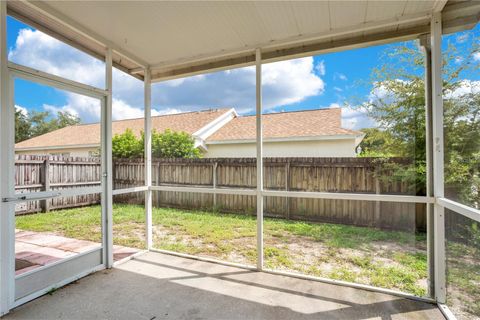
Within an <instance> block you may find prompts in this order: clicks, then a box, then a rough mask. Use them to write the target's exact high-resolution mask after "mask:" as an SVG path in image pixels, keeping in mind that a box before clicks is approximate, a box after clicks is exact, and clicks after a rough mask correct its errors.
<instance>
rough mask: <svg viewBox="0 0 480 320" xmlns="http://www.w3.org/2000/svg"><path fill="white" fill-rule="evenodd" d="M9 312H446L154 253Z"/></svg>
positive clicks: (244, 315)
mask: <svg viewBox="0 0 480 320" xmlns="http://www.w3.org/2000/svg"><path fill="white" fill-rule="evenodd" d="M5 319H149V320H151V319H272V320H273V319H275V320H279V319H444V317H443V316H442V314H441V312H440V311H439V310H438V309H437V307H436V306H435V305H432V304H428V303H423V302H417V301H413V300H408V299H404V298H400V297H396V296H392V295H388V294H382V293H375V292H370V291H366V290H360V289H353V288H348V287H343V286H336V285H331V284H325V283H321V282H316V281H309V280H301V279H296V278H291V277H285V276H279V275H272V274H268V273H263V272H256V271H249V270H245V269H240V268H235V267H228V266H223V265H219V264H214V263H208V262H202V261H197V260H192V259H187V258H180V257H175V256H171V255H165V254H160V253H154V252H149V253H145V254H142V255H140V256H137V257H135V258H133V259H132V260H129V261H127V262H125V263H123V264H121V265H119V266H117V267H115V268H113V269H111V270H104V271H100V272H96V273H94V274H92V275H90V276H87V277H85V278H83V279H81V280H79V281H77V282H75V283H74V284H71V285H68V286H66V287H65V288H63V289H60V290H57V291H56V292H54V293H53V294H52V295H45V296H43V297H41V298H39V299H37V300H34V301H32V302H30V303H28V304H25V305H23V306H20V307H18V308H17V309H15V310H13V311H12V312H11V313H10V314H9V315H7V316H6V317H5Z"/></svg>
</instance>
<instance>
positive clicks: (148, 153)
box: [143, 68, 153, 249]
mask: <svg viewBox="0 0 480 320" xmlns="http://www.w3.org/2000/svg"><path fill="white" fill-rule="evenodd" d="M144 74H145V78H144V79H145V80H144V82H143V86H144V95H145V96H144V104H145V110H144V111H145V119H144V120H145V128H144V130H145V132H144V140H145V141H144V142H145V146H144V150H145V155H144V157H145V187H147V190H146V191H145V224H146V225H145V227H146V247H147V249H151V248H152V244H153V241H152V190H150V187H151V186H152V94H151V93H152V83H151V81H150V69H149V68H145V71H144Z"/></svg>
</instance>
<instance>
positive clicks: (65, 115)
mask: <svg viewBox="0 0 480 320" xmlns="http://www.w3.org/2000/svg"><path fill="white" fill-rule="evenodd" d="M79 123H80V118H79V117H78V116H76V115H74V114H71V113H69V112H68V111H59V112H57V114H56V115H55V116H54V117H52V116H51V114H50V112H48V111H43V112H38V111H30V112H28V113H25V112H24V111H23V110H20V109H16V110H15V142H20V141H24V140H27V139H31V138H33V137H36V136H39V135H42V134H45V133H48V132H51V131H54V130H57V129H61V128H64V127H67V126H72V125H76V124H79Z"/></svg>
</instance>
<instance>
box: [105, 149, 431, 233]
mask: <svg viewBox="0 0 480 320" xmlns="http://www.w3.org/2000/svg"><path fill="white" fill-rule="evenodd" d="M392 163H396V164H399V165H405V164H406V161H405V160H404V159H390V161H389V163H388V164H392ZM388 164H387V163H384V162H379V159H375V158H265V160H264V166H265V167H264V188H265V189H266V190H286V191H318V192H341V193H365V194H397V195H414V194H415V188H414V186H412V185H411V183H408V182H405V181H398V180H396V179H394V178H393V177H392V176H393V172H392V169H389V168H391V165H390V166H389V165H388ZM152 180H153V181H152V184H153V185H167V186H189V187H209V188H218V189H222V188H242V189H245V188H255V187H256V160H255V159H253V158H218V159H215V158H212V159H154V160H153V161H152ZM114 181H115V184H117V183H118V186H121V187H122V188H128V187H134V186H139V185H143V163H142V162H140V161H138V160H122V161H119V162H117V163H116V166H115V175H114ZM142 200H143V198H142V197H140V198H135V196H134V195H129V196H125V197H124V201H129V202H136V201H142ZM153 201H154V205H155V206H158V207H160V206H162V207H164V206H169V207H176V208H185V209H207V210H212V209H213V210H216V211H221V212H231V213H240V214H252V215H253V214H255V212H256V199H255V196H242V195H222V194H206V193H185V192H163V191H162V192H154V195H153ZM264 205H265V207H264V212H265V213H264V214H265V216H270V217H279V218H287V219H294V220H305V221H322V222H332V223H343V224H353V225H358V226H375V227H379V228H387V229H403V230H415V229H417V230H424V229H425V225H426V216H425V206H424V205H422V204H411V203H398V202H397V203H393V202H379V201H355V200H327V199H300V198H289V199H288V198H285V197H267V198H266V199H265V204H264Z"/></svg>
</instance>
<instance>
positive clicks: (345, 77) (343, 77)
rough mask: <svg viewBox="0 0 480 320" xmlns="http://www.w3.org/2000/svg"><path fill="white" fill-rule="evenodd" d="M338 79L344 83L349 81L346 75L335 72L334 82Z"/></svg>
mask: <svg viewBox="0 0 480 320" xmlns="http://www.w3.org/2000/svg"><path fill="white" fill-rule="evenodd" d="M337 79H340V80H342V81H347V80H348V78H347V76H346V75H344V74H343V73H340V72H335V73H334V74H333V80H337Z"/></svg>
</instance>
